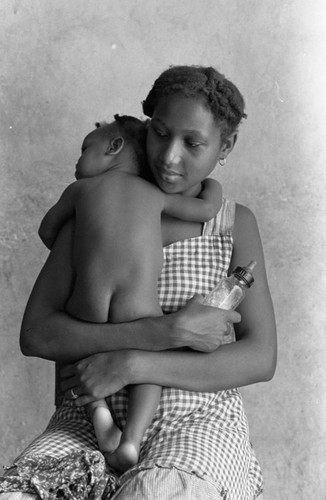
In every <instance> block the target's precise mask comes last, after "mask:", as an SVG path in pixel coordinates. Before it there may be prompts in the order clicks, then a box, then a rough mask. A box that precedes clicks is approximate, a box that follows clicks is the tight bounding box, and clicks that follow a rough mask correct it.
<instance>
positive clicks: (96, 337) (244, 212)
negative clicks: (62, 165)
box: [21, 96, 276, 406]
mask: <svg viewBox="0 0 326 500" xmlns="http://www.w3.org/2000/svg"><path fill="white" fill-rule="evenodd" d="M172 97H173V96H172ZM174 97H175V99H173V98H171V96H170V97H169V98H168V99H165V100H162V102H161V101H160V103H161V105H160V103H159V105H158V106H157V109H156V111H155V113H154V115H153V120H152V122H153V129H151V128H150V131H149V134H148V156H149V159H150V162H151V168H152V169H153V174H154V177H155V179H156V182H157V183H158V185H159V187H160V188H161V189H163V190H164V192H167V193H171V194H172V193H181V192H182V193H183V194H184V195H186V196H192V197H196V196H198V194H199V192H200V189H201V187H200V186H201V182H202V181H203V179H204V178H205V177H206V176H207V175H209V174H210V173H211V171H212V169H213V168H214V165H215V164H216V162H217V160H218V158H219V155H220V154H221V153H223V156H224V157H225V156H226V155H227V154H228V153H229V152H230V151H231V150H232V148H233V145H234V143H235V136H233V137H231V138H229V139H228V140H227V141H226V142H225V143H223V144H222V143H221V142H219V140H218V139H219V134H220V131H219V129H218V127H217V126H216V124H215V122H214V120H213V118H212V116H211V114H210V112H209V111H208V110H207V108H206V107H205V106H203V105H201V103H200V102H199V101H198V100H192V99H189V98H188V99H180V98H179V97H178V99H177V98H176V96H174ZM194 131H195V132H196V141H197V142H199V147H198V148H197V147H196V148H193V146H191V147H190V146H189V141H188V139H189V135H190V134H192V135H193V133H194ZM192 142H194V141H192ZM199 166H200V168H199ZM201 231H202V224H199V223H186V222H184V221H179V220H177V219H174V218H171V217H163V219H162V233H163V244H169V243H171V242H173V241H178V240H180V239H183V238H189V237H194V236H199V235H200V234H201ZM70 248H71V227H69V225H68V226H66V227H65V228H64V230H63V231H62V232H61V233H60V236H59V238H58V241H57V242H56V244H55V247H54V249H53V251H52V252H51V255H50V257H49V260H48V261H47V263H46V265H45V267H44V269H43V271H42V272H41V275H40V277H39V279H38V281H37V283H36V285H35V287H34V290H33V292H32V295H31V298H30V301H29V304H28V306H27V309H26V313H25V317H24V321H23V326H22V332H21V345H22V349H23V351H24V352H25V353H26V354H28V355H38V356H41V357H45V358H48V359H54V360H58V361H65V362H70V363H71V361H76V362H75V363H72V364H70V365H68V366H66V367H65V368H64V369H63V370H62V377H63V384H62V387H63V390H65V391H66V396H67V397H69V392H70V389H71V388H76V387H78V394H79V397H78V399H77V400H76V402H75V404H76V405H77V406H80V405H84V404H87V403H89V402H92V401H95V400H96V399H99V398H103V397H106V396H108V395H110V394H113V393H115V392H116V391H118V390H119V389H121V388H122V387H125V386H126V385H128V384H139V383H141V384H146V383H149V384H157V385H163V386H171V387H177V388H180V389H184V390H192V391H209V392H215V391H218V390H221V389H226V388H230V387H240V386H243V385H248V384H251V383H255V382H259V381H265V380H269V379H270V378H271V377H272V376H273V373H274V370H275V363H276V332H275V321H274V314H273V307H272V302H271V298H270V293H269V289H268V284H267V280H266V272H265V265H264V257H263V252H262V246H261V241H260V236H259V232H258V229H257V224H256V221H255V218H254V216H253V215H252V213H251V212H250V211H249V210H248V209H246V208H245V207H242V206H240V205H238V206H237V211H236V220H235V228H234V250H233V256H232V263H231V266H233V265H238V264H239V263H243V262H249V261H250V260H256V261H257V262H258V264H257V268H256V270H255V279H256V283H255V287H253V288H252V290H251V293H250V294H248V295H247V297H246V299H245V300H244V302H243V303H242V304H241V306H240V308H239V312H240V313H241V317H242V321H241V324H240V325H239V327H237V329H236V333H237V339H238V342H236V343H233V344H230V345H225V346H221V347H220V348H219V349H217V347H219V346H220V344H221V342H222V339H223V335H224V333H225V332H226V331H227V322H228V321H230V322H237V321H239V319H240V316H239V315H238V314H237V313H235V312H233V311H221V310H219V309H215V308H209V307H204V306H201V305H200V304H199V303H198V300H197V299H196V298H195V299H193V300H192V301H190V302H189V303H188V304H187V305H186V306H185V307H184V308H183V309H181V310H180V311H178V312H177V313H174V314H171V315H168V316H163V317H158V318H146V319H142V320H138V321H134V322H131V323H121V324H117V325H115V324H105V325H89V324H86V325H85V324H83V323H82V322H78V320H75V319H73V318H71V319H70V318H67V315H66V314H65V313H64V304H65V302H66V300H67V298H68V297H69V293H70V290H71V282H72V276H73V272H72V269H71V262H70V253H69V251H70ZM59 263H60V265H61V269H60V272H59V273H58V264H59ZM54 278H55V281H56V283H53V282H52V281H53V279H54ZM76 344H78V345H76ZM184 346H189V347H192V348H194V349H195V350H196V351H202V352H192V351H186V352H181V351H175V352H171V351H169V352H165V350H166V349H173V348H178V347H184ZM153 349H154V350H153ZM106 351H110V352H106ZM81 358H84V359H82V360H81V361H77V360H80V359H81Z"/></svg>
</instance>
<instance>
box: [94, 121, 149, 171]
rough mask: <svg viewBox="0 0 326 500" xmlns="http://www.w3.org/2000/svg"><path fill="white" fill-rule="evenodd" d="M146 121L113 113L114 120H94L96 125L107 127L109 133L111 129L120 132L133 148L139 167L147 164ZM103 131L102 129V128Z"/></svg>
mask: <svg viewBox="0 0 326 500" xmlns="http://www.w3.org/2000/svg"><path fill="white" fill-rule="evenodd" d="M146 123H147V121H142V120H139V119H138V118H135V117H134V116H128V115H122V116H120V115H118V114H116V115H114V122H111V123H107V122H96V124H95V125H96V127H107V131H108V133H109V135H111V134H112V131H113V130H114V131H116V132H117V133H119V134H121V135H122V137H123V138H124V139H125V140H126V141H127V142H128V143H129V144H130V145H131V147H132V148H133V150H134V157H135V160H136V162H137V164H138V166H139V167H144V166H145V165H146V164H147V157H146V136H147V125H146ZM103 131H104V130H103Z"/></svg>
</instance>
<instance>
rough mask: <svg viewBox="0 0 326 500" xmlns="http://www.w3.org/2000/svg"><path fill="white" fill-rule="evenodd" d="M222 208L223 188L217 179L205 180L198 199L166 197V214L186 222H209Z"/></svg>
mask: <svg viewBox="0 0 326 500" xmlns="http://www.w3.org/2000/svg"><path fill="white" fill-rule="evenodd" d="M221 206H222V186H221V184H220V183H219V182H218V181H216V180H215V179H205V180H204V181H203V182H202V191H201V192H200V193H199V195H198V197H197V198H193V197H192V196H184V195H181V194H168V195H166V196H165V204H164V212H165V213H166V214H168V215H171V216H172V217H175V218H177V219H181V220H185V221H193V222H207V221H209V220H211V219H212V218H213V217H215V215H216V214H217V213H218V211H219V210H220V208H221Z"/></svg>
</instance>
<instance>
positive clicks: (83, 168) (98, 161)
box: [75, 129, 111, 179]
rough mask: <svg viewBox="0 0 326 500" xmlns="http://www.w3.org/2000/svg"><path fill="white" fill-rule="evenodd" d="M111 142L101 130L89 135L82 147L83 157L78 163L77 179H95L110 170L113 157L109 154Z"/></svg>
mask: <svg viewBox="0 0 326 500" xmlns="http://www.w3.org/2000/svg"><path fill="white" fill-rule="evenodd" d="M109 146H110V141H109V138H108V137H105V136H104V135H103V133H102V132H101V131H100V129H95V130H93V131H92V132H91V133H90V134H88V135H87V136H86V137H85V139H84V141H83V144H82V147H81V156H80V158H79V160H78V161H77V163H76V172H75V177H76V179H84V178H86V177H94V176H95V175H99V174H103V173H104V172H106V171H107V170H108V169H109V168H110V162H111V157H110V155H109V154H108V149H109Z"/></svg>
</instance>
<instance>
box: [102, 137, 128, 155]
mask: <svg viewBox="0 0 326 500" xmlns="http://www.w3.org/2000/svg"><path fill="white" fill-rule="evenodd" d="M124 145H125V141H124V139H123V137H121V136H119V137H114V138H113V139H111V140H110V144H109V147H108V149H107V150H106V154H108V155H118V154H119V153H121V151H122V150H123V147H124Z"/></svg>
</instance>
